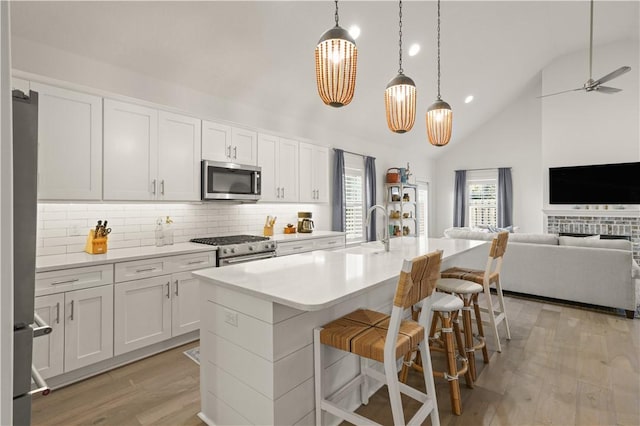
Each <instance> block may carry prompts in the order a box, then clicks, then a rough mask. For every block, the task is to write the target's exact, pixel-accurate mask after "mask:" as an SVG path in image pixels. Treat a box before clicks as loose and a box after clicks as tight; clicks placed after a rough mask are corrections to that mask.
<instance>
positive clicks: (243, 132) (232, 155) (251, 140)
mask: <svg viewBox="0 0 640 426" xmlns="http://www.w3.org/2000/svg"><path fill="white" fill-rule="evenodd" d="M257 151H258V142H257V133H256V132H254V131H252V130H247V129H241V128H237V127H231V126H227V125H225V124H220V123H215V122H213V121H203V122H202V159H203V160H212V161H222V162H227V163H237V164H247V165H252V166H255V165H256V164H257V158H258V156H257Z"/></svg>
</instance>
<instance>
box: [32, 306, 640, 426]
mask: <svg viewBox="0 0 640 426" xmlns="http://www.w3.org/2000/svg"><path fill="white" fill-rule="evenodd" d="M506 303H507V309H508V314H509V319H510V322H511V335H512V339H511V341H508V342H505V343H503V350H502V353H497V352H495V351H494V350H493V344H492V341H491V338H488V339H487V340H488V346H489V349H490V355H491V361H490V363H489V364H486V365H484V364H483V363H482V361H481V356H480V355H478V356H477V360H478V363H477V365H478V367H479V370H480V374H479V377H478V380H477V382H476V386H475V388H474V389H468V388H466V387H465V386H464V381H462V383H463V385H462V387H461V392H462V403H463V407H462V409H463V413H462V415H461V416H454V415H452V414H451V410H450V403H449V393H448V392H449V391H448V385H447V384H446V383H445V382H443V381H441V380H436V387H437V397H438V403H439V407H440V410H439V411H440V419H441V423H442V425H474V426H475V425H485V424H486V425H528V424H545V425H572V424H575V425H616V424H617V425H640V412H639V408H638V403H639V401H640V365H639V357H640V320H638V319H635V320H628V319H626V318H624V316H620V315H612V314H609V313H602V312H597V311H593V310H585V309H581V308H577V307H569V306H562V305H553V304H547V303H542V302H538V301H533V300H526V299H520V298H514V297H507V298H506ZM501 333H502V331H501ZM503 342H504V340H503ZM196 345H197V343H194V344H190V345H186V346H183V347H180V348H176V349H173V350H171V351H168V352H165V353H162V354H160V355H156V356H154V357H151V358H148V359H146V360H143V361H140V362H137V363H135V364H131V365H129V366H125V367H122V368H119V369H117V370H113V371H111V372H108V373H105V374H103V375H100V376H97V377H94V378H91V379H88V380H85V381H83V382H81V383H77V384H75V385H72V386H69V387H67V388H64V389H60V390H57V391H54V392H52V393H51V395H49V396H47V397H39V398H37V399H36V400H34V403H33V424H34V425H88V424H98V425H147V424H154V425H156V424H158V425H201V424H202V422H200V420H199V419H198V418H197V417H196V414H197V412H198V410H199V407H200V401H199V383H198V382H199V380H198V371H199V369H198V366H197V365H196V364H195V363H194V362H193V361H191V360H190V359H188V358H187V357H186V356H184V355H183V354H182V352H183V351H185V350H186V349H189V348H190V347H193V346H196ZM433 358H434V365H435V368H437V367H438V365H442V364H439V363H441V360H438V358H439V355H438V354H434V355H433ZM420 379H421V378H420V376H419V375H418V373H411V375H410V383H412V384H416V387H420V386H419V384H420ZM388 407H389V406H388V396H387V393H386V388H382V389H381V390H380V391H378V392H377V393H376V395H374V397H373V398H371V400H370V402H369V405H368V406H366V407H361V409H360V412H361V413H362V414H364V415H366V416H368V417H369V418H371V419H372V420H375V421H378V422H380V423H382V424H389V425H390V424H392V423H393V422H392V421H391V413H390V409H389V408H388ZM405 407H406V413H405V415H406V417H407V418H409V417H410V416H411V415H412V414H413V412H414V411H415V406H414V404H412V401H410V400H406V401H405ZM426 424H429V421H428V420H427V422H426Z"/></svg>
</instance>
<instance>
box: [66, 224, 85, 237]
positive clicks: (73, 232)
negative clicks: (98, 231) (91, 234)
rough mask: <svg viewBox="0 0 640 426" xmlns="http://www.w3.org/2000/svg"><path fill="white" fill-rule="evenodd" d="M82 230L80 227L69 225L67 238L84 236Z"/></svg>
mask: <svg viewBox="0 0 640 426" xmlns="http://www.w3.org/2000/svg"><path fill="white" fill-rule="evenodd" d="M84 234H85V232H84V228H83V229H82V230H81V229H80V227H79V226H78V225H71V226H70V227H69V236H70V237H75V236H77V235H84Z"/></svg>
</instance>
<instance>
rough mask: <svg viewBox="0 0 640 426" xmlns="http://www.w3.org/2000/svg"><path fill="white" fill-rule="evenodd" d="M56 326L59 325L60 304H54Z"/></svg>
mask: <svg viewBox="0 0 640 426" xmlns="http://www.w3.org/2000/svg"><path fill="white" fill-rule="evenodd" d="M56 324H60V302H58V303H56Z"/></svg>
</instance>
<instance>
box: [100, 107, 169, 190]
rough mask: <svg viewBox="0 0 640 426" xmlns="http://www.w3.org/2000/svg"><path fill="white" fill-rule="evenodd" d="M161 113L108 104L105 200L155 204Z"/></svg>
mask: <svg viewBox="0 0 640 426" xmlns="http://www.w3.org/2000/svg"><path fill="white" fill-rule="evenodd" d="M157 175H158V111H157V110H155V109H152V108H147V107H143V106H140V105H134V104H130V103H125V102H119V101H114V100H111V99H105V100H104V199H105V200H136V201H143V200H154V199H155V198H156V194H157V193H158V184H159V183H158V180H157Z"/></svg>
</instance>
